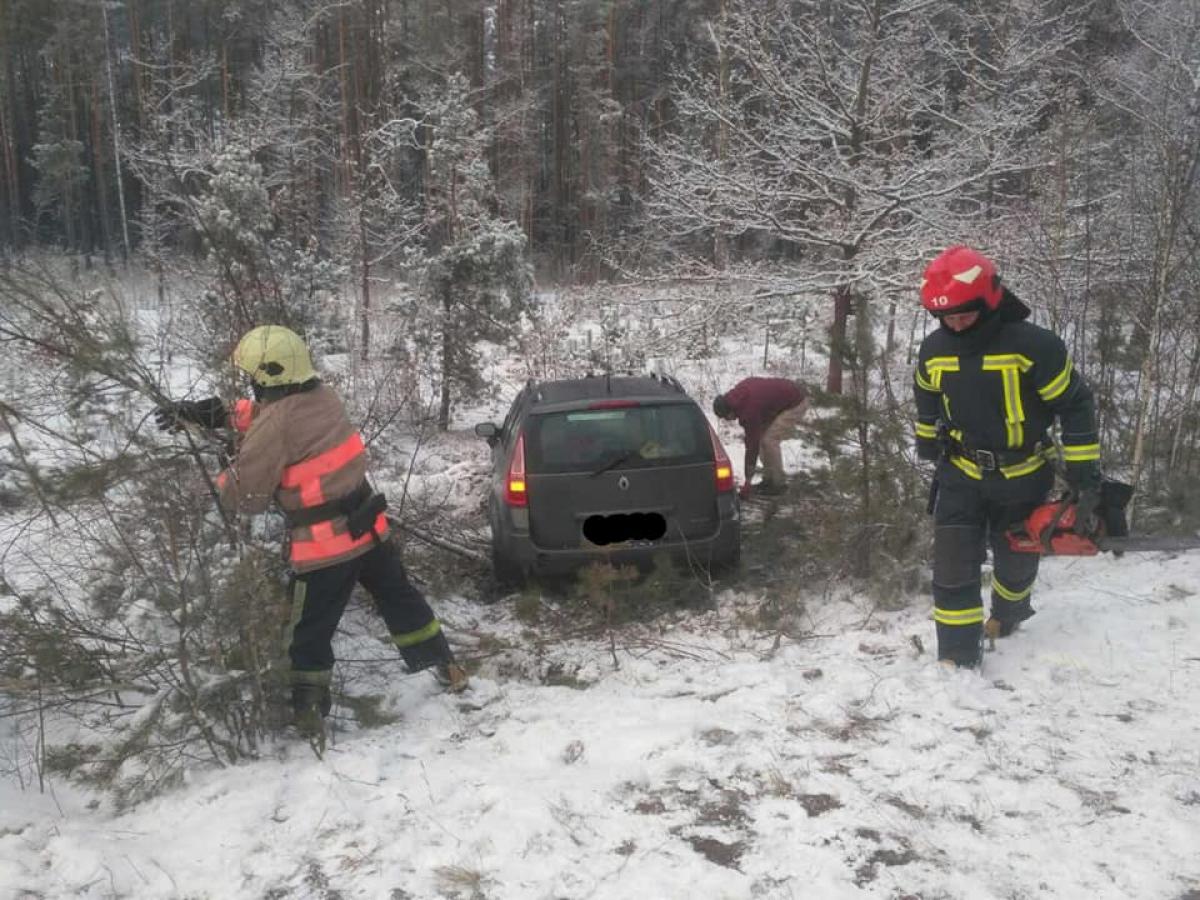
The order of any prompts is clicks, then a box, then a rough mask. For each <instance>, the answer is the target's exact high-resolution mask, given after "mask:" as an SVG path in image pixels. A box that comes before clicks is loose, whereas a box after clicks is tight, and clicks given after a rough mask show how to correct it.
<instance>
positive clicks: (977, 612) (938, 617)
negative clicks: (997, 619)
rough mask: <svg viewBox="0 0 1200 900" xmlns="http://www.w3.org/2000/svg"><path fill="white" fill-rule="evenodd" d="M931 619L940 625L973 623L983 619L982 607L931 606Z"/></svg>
mask: <svg viewBox="0 0 1200 900" xmlns="http://www.w3.org/2000/svg"><path fill="white" fill-rule="evenodd" d="M933 621H935V622H937V623H939V624H941V625H975V624H978V623H979V622H982V621H983V607H982V606H974V607H972V608H970V609H941V608H940V607H937V606H935V607H934V608H933Z"/></svg>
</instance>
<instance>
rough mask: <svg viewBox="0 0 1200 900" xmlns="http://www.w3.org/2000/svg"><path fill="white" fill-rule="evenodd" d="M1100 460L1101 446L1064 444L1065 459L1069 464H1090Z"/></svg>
mask: <svg viewBox="0 0 1200 900" xmlns="http://www.w3.org/2000/svg"><path fill="white" fill-rule="evenodd" d="M1099 458H1100V445H1099V444H1075V445H1074V446H1067V445H1066V444H1063V459H1064V460H1066V461H1067V462H1090V461H1092V460H1093V459H1099Z"/></svg>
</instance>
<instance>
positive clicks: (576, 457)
mask: <svg viewBox="0 0 1200 900" xmlns="http://www.w3.org/2000/svg"><path fill="white" fill-rule="evenodd" d="M525 453H526V465H527V466H528V469H529V471H530V472H531V473H534V474H551V473H556V472H579V471H595V470H596V469H598V468H601V467H605V468H612V469H631V468H646V467H647V466H669V465H681V464H686V463H699V462H711V461H712V458H713V451H712V439H711V438H710V437H709V434H708V426H707V424H706V422H705V421H704V415H703V414H702V413H701V412H700V410H699V408H698V407H697V406H696V405H695V404H693V403H670V404H650V405H645V406H626V407H618V408H615V409H577V410H570V411H566V412H555V413H543V414H541V415H534V416H531V417H530V419H529V422H528V423H527V424H526V435H525Z"/></svg>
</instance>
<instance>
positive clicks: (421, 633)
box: [392, 619, 442, 647]
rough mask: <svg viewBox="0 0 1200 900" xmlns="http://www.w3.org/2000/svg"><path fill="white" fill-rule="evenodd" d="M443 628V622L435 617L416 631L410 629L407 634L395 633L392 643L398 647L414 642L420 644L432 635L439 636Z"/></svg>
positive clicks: (409, 645)
mask: <svg viewBox="0 0 1200 900" xmlns="http://www.w3.org/2000/svg"><path fill="white" fill-rule="evenodd" d="M441 630H442V624H441V622H439V621H438V620H437V619H434V620H433V621H432V622H430V623H429V624H428V625H426V626H425V627H424V628H419V629H417V630H416V631H410V632H408V633H407V634H393V635H392V643H393V644H395V645H396V646H397V647H411V646H413V645H414V644H420V643H422V642H423V641H427V640H429V639H430V638H432V637H437V635H438V633H439V632H440V631H441Z"/></svg>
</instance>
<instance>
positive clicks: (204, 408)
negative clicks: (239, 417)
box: [154, 397, 229, 431]
mask: <svg viewBox="0 0 1200 900" xmlns="http://www.w3.org/2000/svg"><path fill="white" fill-rule="evenodd" d="M154 420H155V422H157V423H158V428H159V430H160V431H182V430H183V428H184V427H185V426H184V423H185V422H191V423H193V424H195V425H199V426H201V427H202V428H209V429H216V428H224V427H225V425H227V424H228V422H229V412H228V411H227V410H226V409H225V404H224V403H222V402H221V399H220V398H219V397H205V398H204V399H203V400H181V401H179V402H178V403H170V404H168V405H166V406H162V407H159V408H158V409H156V410H155V411H154Z"/></svg>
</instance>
